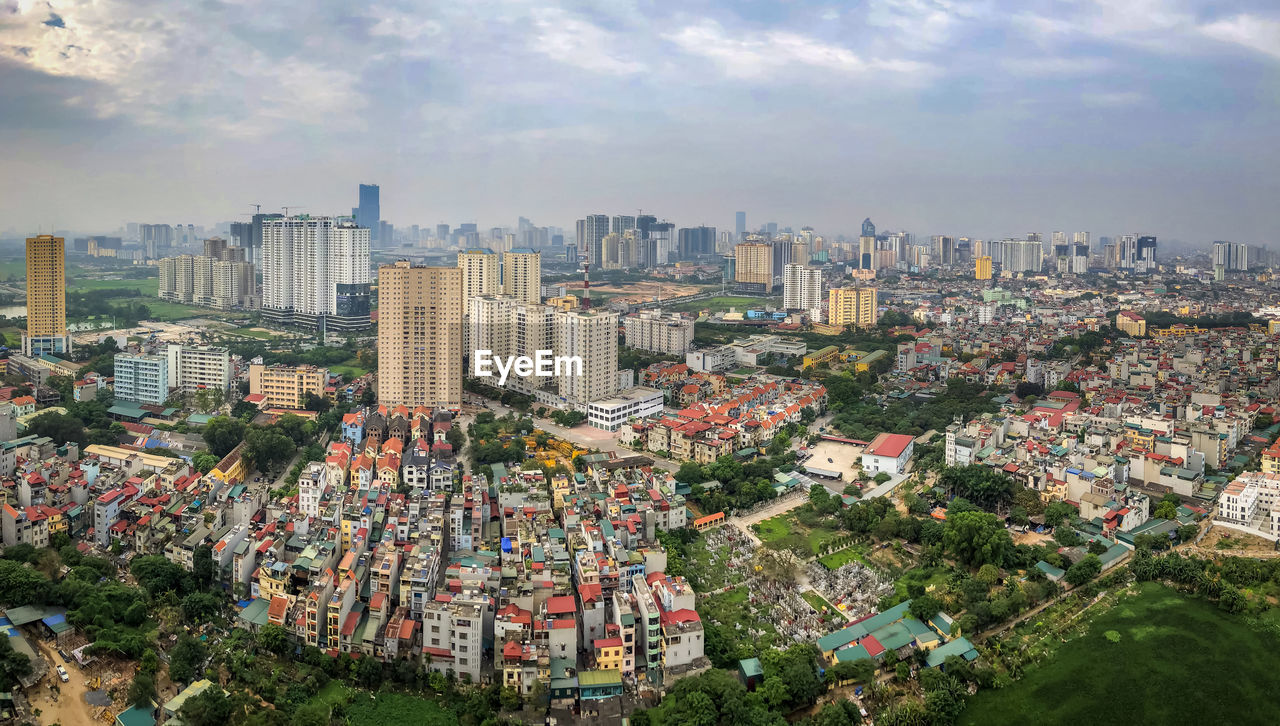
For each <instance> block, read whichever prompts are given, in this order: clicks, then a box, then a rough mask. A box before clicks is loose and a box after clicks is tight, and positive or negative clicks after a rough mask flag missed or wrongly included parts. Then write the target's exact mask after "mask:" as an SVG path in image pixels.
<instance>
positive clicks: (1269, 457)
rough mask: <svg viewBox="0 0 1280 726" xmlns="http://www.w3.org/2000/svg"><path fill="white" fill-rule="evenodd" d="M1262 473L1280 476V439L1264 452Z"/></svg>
mask: <svg viewBox="0 0 1280 726" xmlns="http://www.w3.org/2000/svg"><path fill="white" fill-rule="evenodd" d="M1262 473H1264V474H1280V439H1277V440H1276V441H1275V443H1273V444H1271V446H1268V447H1267V450H1266V451H1263V452H1262Z"/></svg>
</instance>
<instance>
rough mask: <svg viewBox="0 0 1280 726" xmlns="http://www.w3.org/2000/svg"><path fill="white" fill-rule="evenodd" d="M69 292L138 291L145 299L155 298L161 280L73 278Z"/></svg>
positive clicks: (148, 278)
mask: <svg viewBox="0 0 1280 726" xmlns="http://www.w3.org/2000/svg"><path fill="white" fill-rule="evenodd" d="M67 289H68V290H78V291H82V292H83V291H89V290H137V291H138V292H139V293H141V294H142V296H143V297H155V296H156V295H157V294H158V292H159V290H160V278H158V277H147V278H143V279H141V280H98V279H94V278H80V279H77V278H74V277H73V278H72V279H71V283H70V284H69V285H68V286H67Z"/></svg>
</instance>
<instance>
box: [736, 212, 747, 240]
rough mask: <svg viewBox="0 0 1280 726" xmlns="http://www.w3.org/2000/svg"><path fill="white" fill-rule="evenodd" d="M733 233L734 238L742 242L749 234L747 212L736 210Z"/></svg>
mask: <svg viewBox="0 0 1280 726" xmlns="http://www.w3.org/2000/svg"><path fill="white" fill-rule="evenodd" d="M733 233H734V235H735V237H734V239H735V240H736V241H738V242H741V241H742V239H743V238H744V237H746V236H747V213H746V212H735V213H734V215H733Z"/></svg>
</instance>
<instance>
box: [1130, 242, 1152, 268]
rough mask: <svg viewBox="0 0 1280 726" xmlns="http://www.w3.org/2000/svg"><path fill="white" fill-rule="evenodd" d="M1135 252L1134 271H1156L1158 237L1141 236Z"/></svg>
mask: <svg viewBox="0 0 1280 726" xmlns="http://www.w3.org/2000/svg"><path fill="white" fill-rule="evenodd" d="M1135 254H1136V257H1135V259H1134V265H1133V270H1134V272H1139V273H1149V272H1155V271H1156V238H1155V237H1154V236H1143V237H1139V238H1138V244H1137V248H1136V250H1135Z"/></svg>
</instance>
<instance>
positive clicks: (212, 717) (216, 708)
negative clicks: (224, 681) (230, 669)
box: [178, 686, 232, 726]
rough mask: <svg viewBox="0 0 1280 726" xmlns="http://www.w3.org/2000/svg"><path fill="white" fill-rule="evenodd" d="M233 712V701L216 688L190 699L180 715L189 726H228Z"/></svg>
mask: <svg viewBox="0 0 1280 726" xmlns="http://www.w3.org/2000/svg"><path fill="white" fill-rule="evenodd" d="M231 710H232V704H231V699H230V698H227V694H226V693H225V692H223V690H222V689H221V688H218V687H217V686H214V687H212V688H207V689H205V690H204V691H203V692H201V693H200V694H198V695H196V696H192V697H191V698H188V699H187V702H186V703H184V704H182V710H181V711H180V712H179V714H178V715H180V716H182V722H183V723H185V724H188V725H189V726H226V724H228V723H230V722H231Z"/></svg>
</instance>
